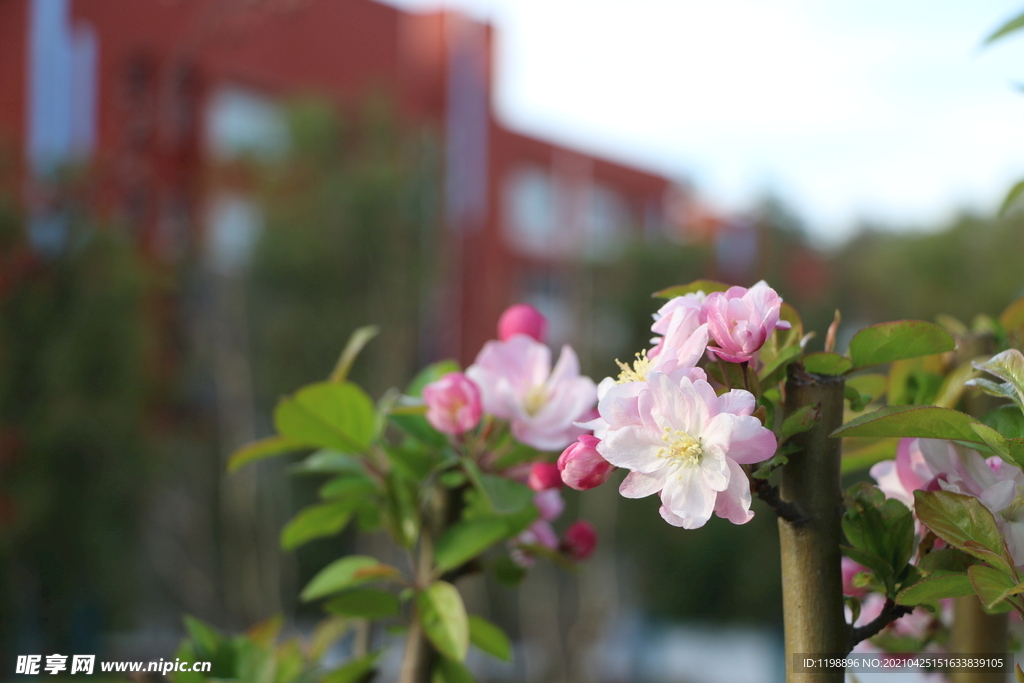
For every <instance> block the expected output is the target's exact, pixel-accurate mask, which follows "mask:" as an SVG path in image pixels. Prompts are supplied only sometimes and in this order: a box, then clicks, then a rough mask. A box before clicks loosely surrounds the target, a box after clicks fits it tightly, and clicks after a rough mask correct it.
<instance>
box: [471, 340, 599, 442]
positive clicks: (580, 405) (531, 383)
mask: <svg viewBox="0 0 1024 683" xmlns="http://www.w3.org/2000/svg"><path fill="white" fill-rule="evenodd" d="M466 376H468V377H469V378H470V379H472V380H473V381H474V382H476V384H477V386H479V387H480V393H481V397H482V401H483V408H484V412H487V413H490V414H491V415H494V416H495V417H498V418H501V419H503V420H508V421H509V422H510V423H511V425H512V436H514V437H515V438H516V439H517V440H518V441H520V442H522V443H524V444H526V445H528V446H532V447H534V448H537V449H539V450H556V449H561V448H565V447H566V446H567V445H569V444H570V443H571V442H572V441H573V439H575V438H576V437H577V436H579V435H580V434H581V433H583V432H584V431H585V430H584V429H582V428H580V427H578V426H576V424H575V423H576V422H577V421H578V420H580V419H585V418H586V417H587V416H589V414H590V410H591V409H592V408H593V407H594V403H595V401H596V398H597V389H596V387H595V386H594V381H593V380H592V379H590V378H589V377H586V376H584V375H580V366H579V360H578V359H577V358H576V353H575V352H574V351H573V350H572V347H570V346H568V345H566V346H563V347H562V353H561V356H559V358H558V363H557V364H555V367H554V369H552V368H551V351H550V349H548V347H547V346H545V345H544V344H541V343H540V342H538V341H536V340H535V339H532V338H530V337H527V336H526V335H522V334H517V335H514V336H512V337H511V338H509V339H508V340H506V341H493V340H492V341H489V342H487V343H486V344H484V347H483V348H482V349H481V350H480V353H479V354H477V357H476V361H475V362H474V363H473V365H471V366H470V367H469V368H468V369H467V370H466Z"/></svg>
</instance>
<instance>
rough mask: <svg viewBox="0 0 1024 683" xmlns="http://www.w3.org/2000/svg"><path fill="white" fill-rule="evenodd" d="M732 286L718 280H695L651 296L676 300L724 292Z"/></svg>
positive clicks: (667, 288)
mask: <svg viewBox="0 0 1024 683" xmlns="http://www.w3.org/2000/svg"><path fill="white" fill-rule="evenodd" d="M731 286H732V285H727V284H725V283H724V282H718V281H716V280H694V281H693V282H691V283H689V284H686V285H675V286H674V287H666V288H665V289H662V290H660V291H657V292H655V293H654V294H652V295H651V296H652V297H653V298H655V299H675V298H676V297H677V296H685V295H687V294H694V293H696V292H704V293H705V294H710V293H711V292H724V291H725V290H727V289H729V287H731Z"/></svg>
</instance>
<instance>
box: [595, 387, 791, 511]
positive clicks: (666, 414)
mask: <svg viewBox="0 0 1024 683" xmlns="http://www.w3.org/2000/svg"><path fill="white" fill-rule="evenodd" d="M620 386H621V387H624V388H625V387H626V385H620ZM616 388H618V387H616ZM616 388H612V389H611V390H610V391H609V392H608V394H606V396H605V399H604V400H602V404H604V405H609V408H608V410H607V411H606V410H605V409H604V408H602V406H601V405H599V406H598V409H599V410H601V415H602V417H603V418H604V419H605V420H606V421H607V422H608V431H607V435H606V436H605V438H604V439H603V440H602V441H601V443H600V444H598V446H597V450H598V452H599V453H600V454H601V455H602V456H603V457H604V459H605V460H607V461H608V462H610V463H611V464H613V465H615V466H617V467H623V468H626V469H628V470H630V474H629V475H628V476H627V477H626V478H625V480H624V481H623V482H622V485H621V486H620V488H619V492H620V493H621V494H622V495H623V496H626V497H627V498H643V497H645V496H649V495H651V494H653V493H659V492H660V495H661V502H662V507H661V515H662V517H664V518H665V520H666V521H668V522H669V523H670V524H673V525H676V526H681V527H684V528H687V529H695V528H698V527H701V526H703V525H704V524H705V523H706V522H707V521H708V519H709V518H710V517H711V513H712V512H715V513H716V514H718V515H719V516H720V517H725V518H727V519H729V520H730V521H732V522H734V523H736V524H742V523H744V522H746V521H748V520H749V519H750V518H751V516H752V513H751V512H750V485H749V482H748V480H747V477H746V475H745V474H744V472H743V470H742V469H741V467H740V465H745V464H752V463H757V462H761V461H764V460H767V459H768V458H770V457H771V456H772V455H773V454H774V453H775V448H776V441H775V435H774V434H772V432H771V431H770V430H768V429H765V428H764V427H763V426H762V425H761V421H760V420H758V419H757V418H755V417H752V416H751V413H752V412H753V409H754V402H755V400H754V396H753V395H752V394H750V393H749V392H746V391H741V390H733V391H731V392H729V393H728V394H725V395H723V396H722V397H719V396H717V395H715V391H714V389H712V388H711V385H710V384H708V383H707V382H706V381H704V380H697V381H691V380H690V379H689V378H688V377H682V378H680V379H679V380H678V381H674V380H673V379H672V378H671V377H670V376H669V375H666V374H664V373H661V372H652V373H650V374H648V375H647V381H646V382H644V383H641V385H640V389H639V392H638V393H637V394H636V410H635V412H634V411H633V410H632V409H631V406H629V405H626V402H619V403H616V402H614V401H612V402H610V404H605V400H607V399H609V398H610V397H612V398H614V397H613V395H614V392H615V389H616ZM623 407H625V408H626V409H622V408H623Z"/></svg>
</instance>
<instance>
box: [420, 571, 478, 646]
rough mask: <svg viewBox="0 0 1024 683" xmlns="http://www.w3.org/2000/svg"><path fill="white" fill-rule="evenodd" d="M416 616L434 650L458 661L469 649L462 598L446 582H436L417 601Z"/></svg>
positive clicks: (455, 589) (466, 622) (467, 626)
mask: <svg viewBox="0 0 1024 683" xmlns="http://www.w3.org/2000/svg"><path fill="white" fill-rule="evenodd" d="M416 607H417V617H418V618H419V621H420V625H421V626H422V627H423V633H424V634H425V635H426V636H427V638H428V639H429V640H430V642H431V643H433V644H434V647H436V648H437V651H438V652H440V653H441V654H443V655H444V656H445V657H448V658H449V659H454V660H455V661H457V662H461V661H464V660H465V659H466V651H467V650H468V649H469V617H468V616H467V614H466V606H465V605H464V604H463V603H462V596H461V595H459V591H458V589H457V588H455V586H453V585H452V584H450V583H448V582H447V581H435V582H434V583H432V584H430V586H428V587H427V588H426V589H425V590H423V591H422V592H421V593H420V594H419V595H418V596H417V598H416Z"/></svg>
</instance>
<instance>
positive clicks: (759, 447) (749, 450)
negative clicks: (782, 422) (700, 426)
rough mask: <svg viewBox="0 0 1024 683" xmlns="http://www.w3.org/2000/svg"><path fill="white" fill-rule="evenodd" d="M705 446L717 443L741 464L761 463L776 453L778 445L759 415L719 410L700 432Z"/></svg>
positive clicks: (724, 451)
mask: <svg viewBox="0 0 1024 683" xmlns="http://www.w3.org/2000/svg"><path fill="white" fill-rule="evenodd" d="M701 440H702V441H703V442H704V444H705V448H708V447H711V446H717V447H719V448H721V449H722V452H723V453H724V454H725V455H727V456H729V457H730V458H732V459H733V460H735V461H736V462H738V463H739V464H741V465H749V464H752V463H755V462H762V461H764V460H767V459H768V458H770V457H772V456H773V455H775V449H776V448H777V446H778V444H777V443H776V441H775V435H774V434H772V432H771V430H769V429H765V428H764V427H763V426H762V425H761V421H760V420H758V419H757V418H756V417H750V416H743V415H733V414H732V413H719V414H718V415H716V416H715V417H713V418H712V419H711V421H710V422H708V424H707V426H706V427H705V428H704V432H703V433H702V434H701Z"/></svg>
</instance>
